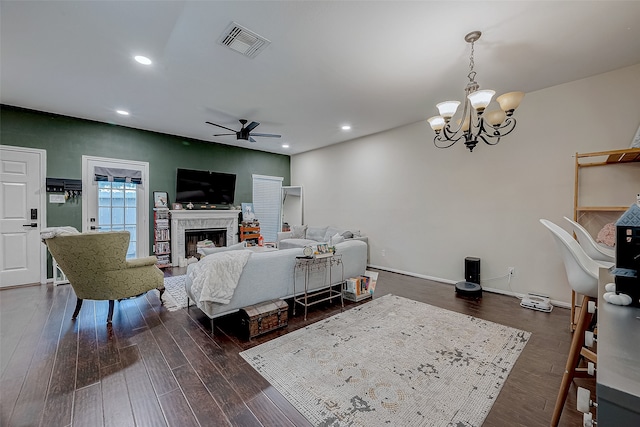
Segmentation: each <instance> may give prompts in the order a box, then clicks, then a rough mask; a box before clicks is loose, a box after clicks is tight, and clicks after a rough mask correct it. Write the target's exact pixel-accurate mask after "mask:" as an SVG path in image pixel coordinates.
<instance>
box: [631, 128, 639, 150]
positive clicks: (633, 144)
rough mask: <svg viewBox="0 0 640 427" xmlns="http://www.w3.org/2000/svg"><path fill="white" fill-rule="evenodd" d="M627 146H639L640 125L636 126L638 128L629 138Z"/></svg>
mask: <svg viewBox="0 0 640 427" xmlns="http://www.w3.org/2000/svg"><path fill="white" fill-rule="evenodd" d="M629 148H640V126H638V130H637V131H636V135H635V136H634V137H633V140H631V146H630V147H629Z"/></svg>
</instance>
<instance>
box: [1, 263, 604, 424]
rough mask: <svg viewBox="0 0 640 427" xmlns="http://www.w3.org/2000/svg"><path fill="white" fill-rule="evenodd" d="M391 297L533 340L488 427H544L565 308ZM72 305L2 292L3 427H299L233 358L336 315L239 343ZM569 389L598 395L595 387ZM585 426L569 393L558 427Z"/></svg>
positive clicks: (45, 292) (48, 293) (149, 318)
mask: <svg viewBox="0 0 640 427" xmlns="http://www.w3.org/2000/svg"><path fill="white" fill-rule="evenodd" d="M183 273H184V269H175V270H173V271H171V270H168V271H166V272H165V275H172V274H173V275H178V274H183ZM388 293H393V294H396V295H400V296H404V297H407V298H411V299H414V300H418V301H423V302H426V303H429V304H432V305H437V306H440V307H443V308H446V309H450V310H454V311H457V312H461V313H465V314H470V315H473V316H476V317H479V318H482V319H486V320H491V321H494V322H497V323H501V324H505V325H509V326H513V327H516V328H520V329H524V330H527V331H530V332H532V333H533V334H532V336H531V339H530V341H529V343H528V344H527V346H526V347H525V349H524V351H523V353H522V355H521V356H520V358H519V359H518V362H517V363H516V365H515V367H514V369H513V370H512V372H511V374H510V375H509V378H508V379H507V382H506V384H505V386H504V388H503V389H502V392H501V393H500V395H499V397H498V399H497V401H496V403H495V404H494V406H493V408H492V410H491V412H490V414H489V416H488V417H487V419H486V421H485V424H484V425H485V426H546V425H549V421H550V419H551V413H552V411H553V406H554V403H555V398H556V395H557V391H558V387H559V385H560V378H561V375H562V372H563V370H564V365H565V361H566V356H567V353H568V349H569V342H570V340H571V334H570V332H569V327H568V325H569V310H566V309H560V308H555V309H554V310H553V312H552V313H550V314H547V313H541V312H536V311H531V310H526V309H523V308H520V306H519V305H518V300H517V299H515V298H511V297H507V296H504V295H497V294H489V293H485V294H484V296H483V298H482V299H480V300H477V301H473V300H466V299H462V298H456V297H455V294H454V291H453V287H452V286H451V285H447V284H442V283H436V282H430V281H428V280H423V279H418V278H414V277H408V276H403V275H399V274H395V273H389V272H380V277H379V280H378V287H377V288H376V296H381V295H384V294H388ZM74 305H75V295H74V293H73V290H72V288H71V287H70V286H69V285H61V286H57V287H53V286H52V285H46V286H27V287H21V288H15V289H5V290H2V291H0V322H1V323H0V328H1V329H0V333H1V335H0V340H1V341H0V367H1V369H2V371H1V372H2V374H1V377H0V393H1V396H0V425H2V426H39V425H41V426H78V427H79V426H82V427H84V426H117V427H122V426H153V427H157V426H165V425H169V426H180V427H183V426H227V425H233V426H307V425H309V423H308V422H307V421H306V420H305V419H304V418H303V417H302V416H301V415H300V414H299V413H298V412H297V411H296V410H295V409H294V408H293V407H292V406H291V405H290V404H289V403H288V402H287V401H286V400H285V399H284V398H283V397H282V396H281V395H280V394H279V393H278V392H277V391H275V389H274V388H273V387H271V386H270V385H269V383H268V382H266V381H265V380H264V379H263V378H262V377H261V376H260V375H259V374H257V373H256V372H255V371H254V370H253V369H252V368H251V367H250V366H249V365H247V363H246V362H245V361H244V360H243V359H242V358H241V357H240V356H239V355H238V353H239V352H240V351H242V350H244V349H247V348H249V347H252V346H254V345H257V344H259V343H260V342H263V341H266V340H270V339H273V338H275V337H277V336H279V335H282V334H286V333H288V332H290V331H293V330H295V329H298V328H300V327H303V326H305V325H307V324H309V323H313V322H315V321H318V320H320V319H322V318H325V317H328V316H330V315H332V314H335V313H337V312H339V311H340V307H339V304H335V303H334V304H333V305H328V304H327V305H324V306H323V305H321V304H319V305H318V306H316V307H314V308H313V309H311V310H310V312H309V316H308V320H307V321H306V322H305V321H304V320H303V319H302V316H301V315H300V311H298V315H297V316H296V317H294V318H291V319H290V322H289V326H288V327H287V328H286V329H283V330H280V331H279V332H275V333H271V334H268V335H266V336H263V337H260V338H258V339H254V340H252V341H247V340H245V339H243V338H242V337H240V336H239V334H240V331H239V330H238V328H237V327H236V324H237V318H235V317H234V316H228V317H226V318H223V319H221V320H217V321H216V331H215V336H214V337H211V335H210V331H209V329H208V328H209V321H208V318H206V317H205V316H204V315H203V314H202V313H201V312H200V311H199V310H198V309H194V308H191V309H190V310H178V311H175V312H169V311H167V310H166V309H165V308H164V307H163V306H161V305H160V301H159V299H158V294H157V292H156V291H153V292H149V293H147V294H146V295H145V296H142V297H139V298H136V299H131V300H126V301H121V302H119V303H116V309H115V313H114V317H113V325H112V326H111V327H107V325H106V324H105V320H106V316H107V302H104V301H101V302H93V301H85V303H84V306H83V307H82V311H81V313H80V316H79V318H78V319H77V321H75V322H73V321H71V314H72V312H73V309H74ZM353 306H354V305H353V304H348V305H347V308H349V307H353ZM576 381H580V382H579V383H578V385H581V386H584V387H588V388H590V389H592V390H593V389H594V388H595V381H594V380H593V379H582V380H576ZM581 420H582V415H581V414H580V413H578V412H577V411H576V409H575V388H574V387H573V386H572V390H571V391H570V397H569V399H568V401H567V405H566V408H565V410H564V412H563V416H562V419H561V423H560V424H561V425H562V426H579V425H581Z"/></svg>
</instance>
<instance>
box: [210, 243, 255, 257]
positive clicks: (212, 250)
mask: <svg viewBox="0 0 640 427" xmlns="http://www.w3.org/2000/svg"><path fill="white" fill-rule="evenodd" d="M246 247H247V243H246V242H240V243H236V244H235V245H231V246H221V247H219V248H200V250H201V251H202V253H203V254H204V255H205V256H206V255H211V254H215V253H217V252H226V251H237V250H240V249H244V248H246Z"/></svg>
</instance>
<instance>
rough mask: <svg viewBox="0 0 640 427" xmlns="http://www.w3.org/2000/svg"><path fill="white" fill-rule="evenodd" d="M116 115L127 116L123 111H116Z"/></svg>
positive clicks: (126, 112) (127, 113)
mask: <svg viewBox="0 0 640 427" xmlns="http://www.w3.org/2000/svg"><path fill="white" fill-rule="evenodd" d="M116 113H118V114H120V115H121V116H128V115H129V112H128V111H125V110H116Z"/></svg>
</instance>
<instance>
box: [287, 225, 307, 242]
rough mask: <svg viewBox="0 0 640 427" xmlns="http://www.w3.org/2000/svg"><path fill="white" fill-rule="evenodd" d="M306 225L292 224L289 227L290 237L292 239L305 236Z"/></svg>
mask: <svg viewBox="0 0 640 427" xmlns="http://www.w3.org/2000/svg"><path fill="white" fill-rule="evenodd" d="M306 235H307V226H306V225H294V226H293V227H291V238H292V239H304V238H306V237H307V236H306Z"/></svg>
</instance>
